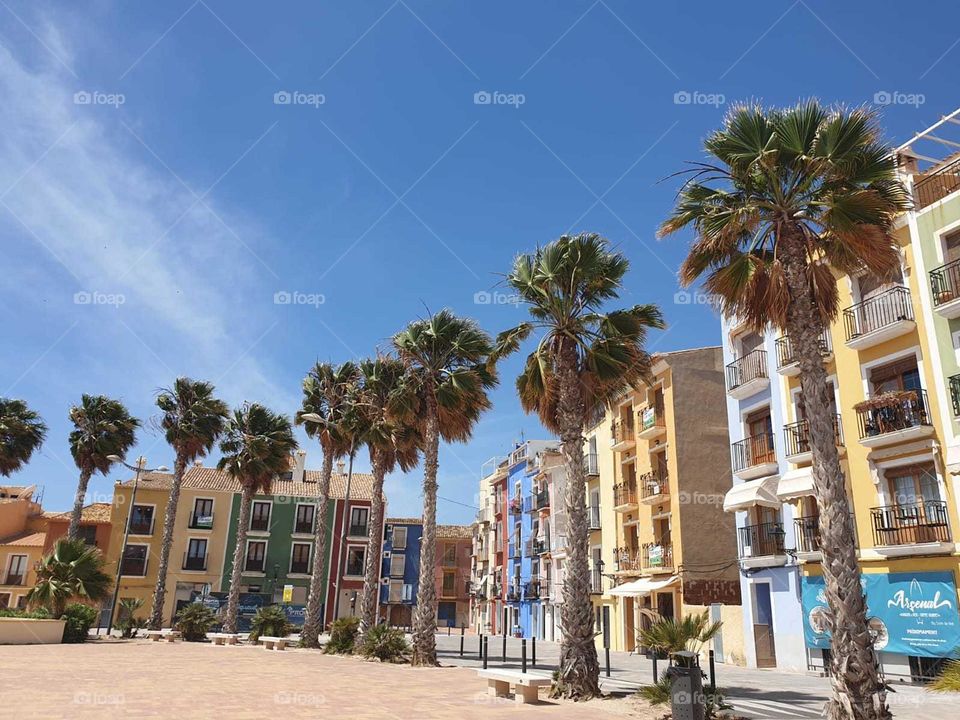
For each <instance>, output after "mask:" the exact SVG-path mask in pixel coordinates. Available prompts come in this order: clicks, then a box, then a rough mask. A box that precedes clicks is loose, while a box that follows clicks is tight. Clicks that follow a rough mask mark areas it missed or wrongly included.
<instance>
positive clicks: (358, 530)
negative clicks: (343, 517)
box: [350, 507, 370, 537]
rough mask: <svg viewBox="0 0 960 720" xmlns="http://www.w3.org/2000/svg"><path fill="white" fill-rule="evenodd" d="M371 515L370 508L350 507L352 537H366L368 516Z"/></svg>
mask: <svg viewBox="0 0 960 720" xmlns="http://www.w3.org/2000/svg"><path fill="white" fill-rule="evenodd" d="M369 516H370V508H365V507H355V508H351V509H350V535H351V537H365V536H366V534H367V518H368V517H369Z"/></svg>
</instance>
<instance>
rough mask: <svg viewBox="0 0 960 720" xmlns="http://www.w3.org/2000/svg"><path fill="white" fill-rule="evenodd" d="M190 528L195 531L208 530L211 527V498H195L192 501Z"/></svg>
mask: <svg viewBox="0 0 960 720" xmlns="http://www.w3.org/2000/svg"><path fill="white" fill-rule="evenodd" d="M190 527H191V528H195V529H209V528H212V527H213V500H212V499H211V498H197V499H196V500H194V501H193V515H191V516H190Z"/></svg>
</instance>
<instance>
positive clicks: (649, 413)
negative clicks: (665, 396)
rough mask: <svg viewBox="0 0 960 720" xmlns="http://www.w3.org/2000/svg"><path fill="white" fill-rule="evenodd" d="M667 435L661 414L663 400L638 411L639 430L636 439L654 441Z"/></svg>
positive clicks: (665, 422) (665, 423) (664, 421)
mask: <svg viewBox="0 0 960 720" xmlns="http://www.w3.org/2000/svg"><path fill="white" fill-rule="evenodd" d="M666 434H667V421H666V418H665V417H664V412H663V400H660V401H659V402H656V403H654V404H653V405H652V406H651V407H646V408H644V409H643V410H641V411H640V429H639V430H638V431H637V437H639V438H640V439H642V440H656V439H657V438H658V437H661V436H663V435H666Z"/></svg>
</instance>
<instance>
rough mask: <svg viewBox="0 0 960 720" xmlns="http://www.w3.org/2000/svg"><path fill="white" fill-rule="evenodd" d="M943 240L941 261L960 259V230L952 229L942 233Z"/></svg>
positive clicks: (950, 261) (949, 261) (948, 261)
mask: <svg viewBox="0 0 960 720" xmlns="http://www.w3.org/2000/svg"><path fill="white" fill-rule="evenodd" d="M941 240H942V241H943V262H944V263H952V262H954V261H955V260H960V230H954V231H953V232H951V233H948V234H946V235H944V236H943V237H942V238H941Z"/></svg>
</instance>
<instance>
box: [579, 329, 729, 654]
mask: <svg viewBox="0 0 960 720" xmlns="http://www.w3.org/2000/svg"><path fill="white" fill-rule="evenodd" d="M608 415H610V416H611V422H610V436H609V440H608V448H609V450H608V452H609V453H610V454H611V455H612V457H613V463H612V468H611V469H612V477H611V478H610V482H609V485H610V490H611V494H612V498H611V500H610V501H609V502H610V504H611V506H612V510H613V520H614V522H613V523H612V527H613V528H614V529H615V533H616V538H615V545H614V562H613V564H612V565H604V568H603V571H602V572H600V573H598V576H599V577H597V581H599V582H603V580H604V579H605V577H607V576H609V577H610V578H611V580H612V581H613V582H614V583H615V584H614V586H613V587H611V588H610V589H608V590H607V589H605V590H604V593H603V596H606V597H610V598H612V599H613V601H614V606H615V608H616V611H615V612H614V613H613V618H614V620H613V622H612V624H611V628H610V634H611V645H612V646H613V647H614V648H615V649H623V650H628V651H641V652H643V651H646V648H643V647H642V646H641V644H640V642H639V639H638V634H639V631H640V629H641V628H642V627H643V626H644V625H646V624H648V623H650V622H651V621H652V620H653V619H654V618H656V617H670V618H680V617H683V616H686V615H690V614H694V613H696V614H699V613H702V612H708V613H709V615H710V617H711V619H713V620H722V621H723V630H722V632H721V633H720V635H718V637H717V638H716V639H715V640H714V641H713V649H714V650H715V653H716V657H717V658H718V660H719V661H721V662H732V663H742V662H743V656H744V651H743V647H742V645H743V642H742V636H743V633H742V620H741V618H742V610H741V607H740V605H741V601H740V597H741V596H740V583H739V577H738V571H737V552H736V541H735V536H734V519H733V518H732V517H731V516H730V515H728V514H726V513H724V512H723V508H722V506H721V503H722V499H723V497H724V493H725V492H726V490H727V489H728V488H729V485H730V468H729V463H728V461H727V458H728V454H727V453H728V452H729V450H728V447H729V436H728V432H727V418H726V413H725V411H724V382H723V356H722V351H721V348H719V347H707V348H697V349H691V350H680V351H676V352H668V353H660V354H657V355H656V356H654V364H653V367H652V379H651V382H650V384H649V385H648V386H646V387H642V388H639V389H632V390H629V391H627V392H625V393H624V394H623V395H622V396H621V398H620V400H619V401H618V402H617V403H616V404H615V405H614V407H613V409H612V410H611V411H609V412H608ZM600 471H601V475H600V485H601V488H600V490H601V493H602V492H603V487H604V485H607V484H608V483H607V482H605V481H606V478H605V477H604V475H603V469H602V468H601V469H600ZM601 502H602V499H601ZM604 522H605V521H604ZM597 564H598V563H596V562H595V565H597Z"/></svg>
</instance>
